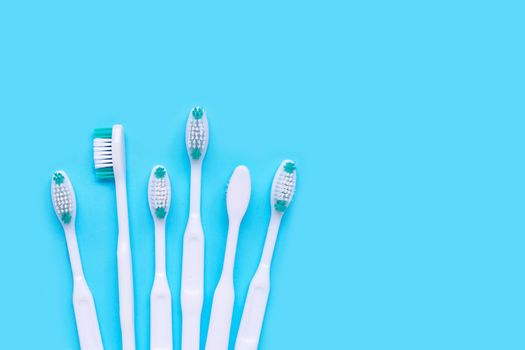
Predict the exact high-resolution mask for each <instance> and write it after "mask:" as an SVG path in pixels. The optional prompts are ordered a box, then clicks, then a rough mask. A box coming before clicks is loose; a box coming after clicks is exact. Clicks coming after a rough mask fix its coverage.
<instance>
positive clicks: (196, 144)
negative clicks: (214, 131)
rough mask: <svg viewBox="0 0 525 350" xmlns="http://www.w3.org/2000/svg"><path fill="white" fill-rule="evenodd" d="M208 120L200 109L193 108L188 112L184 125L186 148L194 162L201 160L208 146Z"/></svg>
mask: <svg viewBox="0 0 525 350" xmlns="http://www.w3.org/2000/svg"><path fill="white" fill-rule="evenodd" d="M208 138H209V131H208V120H207V119H206V113H205V112H204V110H203V109H202V108H200V107H195V108H194V109H193V110H192V111H191V112H190V117H189V118H188V123H187V124H186V147H187V149H188V153H189V155H190V157H191V158H192V159H194V160H198V159H201V158H202V157H203V156H204V153H205V152H206V148H207V146H208Z"/></svg>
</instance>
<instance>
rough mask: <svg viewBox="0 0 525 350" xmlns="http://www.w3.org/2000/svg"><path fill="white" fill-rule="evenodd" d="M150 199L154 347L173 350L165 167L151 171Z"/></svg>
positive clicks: (151, 324) (168, 188)
mask: <svg viewBox="0 0 525 350" xmlns="http://www.w3.org/2000/svg"><path fill="white" fill-rule="evenodd" d="M148 198H149V208H150V210H151V215H153V221H154V223H155V278H154V280H153V288H152V289H151V299H150V302H151V306H150V307H151V314H150V319H151V322H150V344H151V345H150V348H151V350H171V349H173V336H172V326H171V324H172V318H171V292H170V287H169V285H168V279H167V277H166V217H167V216H168V211H169V209H170V203H171V186H170V179H169V177H168V172H167V171H166V168H165V167H163V166H160V165H157V166H155V167H154V168H153V170H152V171H151V175H150V178H149V185H148Z"/></svg>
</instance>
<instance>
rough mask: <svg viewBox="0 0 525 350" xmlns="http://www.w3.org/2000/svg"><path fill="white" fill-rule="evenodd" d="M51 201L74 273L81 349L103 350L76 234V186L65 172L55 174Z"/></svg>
mask: <svg viewBox="0 0 525 350" xmlns="http://www.w3.org/2000/svg"><path fill="white" fill-rule="evenodd" d="M51 198H52V199H53V207H54V208H55V213H56V214H57V216H58V219H59V220H60V223H61V224H62V227H63V228H64V232H65V235H66V242H67V249H68V251H69V261H70V262H71V270H72V271H73V308H74V310H75V319H76V322H77V331H78V338H79V340H80V348H81V349H82V350H103V349H104V347H103V345H102V338H101V337H100V329H99V326H98V319H97V311H96V309H95V302H94V301H93V296H92V295H91V291H90V290H89V287H88V285H87V282H86V279H85V278H84V272H83V271H82V262H81V260H80V252H79V250H78V244H77V234H76V231H75V218H76V206H77V204H76V199H75V192H74V190H73V185H72V184H71V181H70V180H69V177H68V176H67V174H66V173H65V172H64V171H57V172H55V173H54V174H53V180H52V181H51Z"/></svg>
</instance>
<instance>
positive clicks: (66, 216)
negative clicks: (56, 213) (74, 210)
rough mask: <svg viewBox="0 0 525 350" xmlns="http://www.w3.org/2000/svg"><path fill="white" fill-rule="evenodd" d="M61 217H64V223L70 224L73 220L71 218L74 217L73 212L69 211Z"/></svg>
mask: <svg viewBox="0 0 525 350" xmlns="http://www.w3.org/2000/svg"><path fill="white" fill-rule="evenodd" d="M61 219H62V222H63V223H64V224H69V223H70V222H71V219H72V217H71V213H69V212H66V213H62V215H61Z"/></svg>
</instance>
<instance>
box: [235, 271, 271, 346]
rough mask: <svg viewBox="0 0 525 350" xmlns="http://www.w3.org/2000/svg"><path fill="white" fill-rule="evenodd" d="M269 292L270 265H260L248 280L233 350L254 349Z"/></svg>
mask: <svg viewBox="0 0 525 350" xmlns="http://www.w3.org/2000/svg"><path fill="white" fill-rule="evenodd" d="M269 293H270V267H269V266H268V265H260V266H259V268H258V269H257V272H256V273H255V276H254V277H253V279H252V281H251V282H250V288H249V289H248V296H247V297H246V303H245V305H244V310H243V313H242V318H241V324H240V326H239V333H238V334H237V340H236V343H235V350H256V349H257V347H258V345H259V337H260V336H261V329H262V325H263V320H264V313H265V311H266V304H267V302H268V295H269Z"/></svg>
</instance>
